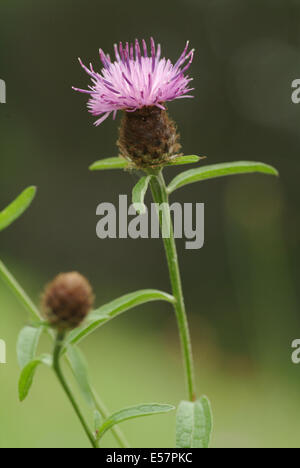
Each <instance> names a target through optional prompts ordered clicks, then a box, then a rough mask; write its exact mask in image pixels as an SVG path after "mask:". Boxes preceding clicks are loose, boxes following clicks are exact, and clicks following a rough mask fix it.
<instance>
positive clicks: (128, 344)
mask: <svg viewBox="0 0 300 468" xmlns="http://www.w3.org/2000/svg"><path fill="white" fill-rule="evenodd" d="M0 15H1V18H2V26H1V30H0V41H1V50H0V78H2V79H4V80H5V81H6V83H7V104H5V105H1V106H0V125H1V138H0V154H1V160H0V174H1V184H0V201H1V207H4V206H6V205H7V204H8V203H9V202H10V201H11V200H12V199H13V198H14V196H15V194H16V193H19V192H20V191H21V190H22V189H23V188H24V187H26V186H28V185H31V184H35V185H37V186H38V188H39V193H38V197H37V199H36V200H35V202H34V204H33V206H32V207H31V209H30V210H29V211H28V213H26V215H25V216H24V217H22V219H20V220H19V221H18V222H17V223H16V224H15V225H14V226H12V227H11V228H9V229H8V230H7V231H5V232H3V233H1V257H2V259H3V260H5V261H6V262H8V263H9V265H10V266H13V268H14V269H15V270H16V271H17V272H19V279H20V281H21V282H23V283H24V286H25V287H27V288H28V289H29V291H31V293H32V294H33V297H34V298H35V299H36V300H38V297H39V293H40V290H41V289H42V286H43V284H44V282H46V281H48V280H49V279H51V278H52V277H53V276H54V275H55V274H56V273H57V272H59V271H68V270H73V269H78V270H80V271H81V272H82V273H84V274H86V275H87V276H88V277H89V279H90V280H91V282H92V283H93V285H94V286H95V290H96V292H97V302H98V304H101V303H104V302H106V301H108V300H111V299H112V298H113V297H114V296H117V295H121V294H124V293H127V292H129V291H133V290H137V289H139V288H145V287H151V288H158V289H166V290H168V289H169V283H168V278H167V269H166V266H165V261H164V256H163V247H162V244H161V242H160V241H159V240H152V241H148V240H139V241H133V240H107V241H101V240H99V239H97V238H96V233H95V227H96V215H95V212H96V206H97V205H98V204H99V203H100V202H102V201H110V202H115V203H117V200H118V195H119V194H120V193H121V194H128V195H130V192H131V189H132V186H133V185H134V184H135V183H136V178H135V176H134V175H130V174H127V173H117V172H111V173H105V174H101V173H100V174H99V173H98V174H97V173H94V174H91V173H89V172H88V166H89V165H90V164H91V163H92V162H93V161H95V160H97V159H100V158H102V157H103V158H104V157H113V156H116V155H117V153H116V146H115V141H116V138H117V128H118V123H114V122H112V121H111V120H109V121H107V122H105V123H104V124H103V125H102V126H101V127H100V128H97V129H96V128H94V126H93V125H92V123H93V118H92V117H91V116H89V115H88V114H87V112H86V109H85V103H86V97H85V96H80V95H77V94H75V93H74V92H73V91H72V90H71V86H72V85H75V86H79V87H85V86H86V85H87V82H88V80H87V76H86V75H85V74H84V73H83V72H82V70H81V68H80V66H79V65H78V62H77V57H78V56H80V57H82V59H84V60H85V61H86V62H89V61H92V62H93V63H94V66H95V68H96V69H97V68H99V67H100V62H99V58H98V53H97V51H98V49H99V47H102V48H103V49H104V50H106V51H108V52H112V46H113V43H114V42H116V41H118V40H133V39H135V37H139V38H142V37H145V38H149V36H150V35H153V36H154V37H155V39H156V40H157V41H159V42H161V43H162V46H163V53H164V54H165V55H166V56H169V57H171V58H172V59H173V60H175V59H176V58H177V56H178V55H179V53H180V52H181V49H182V48H183V46H184V44H185V41H186V39H190V40H191V44H192V45H193V47H195V48H196V52H197V53H196V58H195V62H194V64H193V66H192V68H191V72H190V73H191V75H193V76H194V79H195V83H194V84H195V88H196V91H195V99H194V100H188V101H178V102H177V103H172V104H170V105H169V110H170V113H171V114H172V116H173V117H174V118H175V120H176V121H177V123H178V126H179V128H180V131H181V135H182V143H183V146H184V152H185V153H186V154H201V155H207V156H208V160H207V162H208V163H210V164H214V163H219V162H225V161H238V160H263V161H264V162H266V163H269V164H272V165H274V166H276V167H277V168H278V169H279V171H280V174H281V178H280V180H279V181H278V180H276V179H274V180H270V179H266V178H261V177H262V176H259V175H258V176H249V177H248V176H242V178H241V179H239V180H237V179H235V180H233V179H227V180H216V181H211V182H207V183H203V184H202V185H200V184H195V185H194V186H191V187H188V188H186V189H184V190H181V191H180V192H179V193H178V194H175V196H174V199H176V200H181V201H183V202H194V201H197V202H204V203H205V206H206V244H205V247H204V249H202V250H200V251H185V250H184V243H183V242H180V243H179V250H180V257H181V263H182V273H183V278H184V286H185V291H186V302H187V306H188V310H189V311H190V314H191V320H192V329H193V333H194V335H195V336H194V341H195V354H196V357H197V368H198V377H199V379H200V384H201V392H202V393H207V394H208V395H209V396H210V399H211V400H212V403H213V406H214V412H215V415H216V418H217V419H216V434H215V440H214V445H215V446H222V445H226V446H243V445H244V446H276V445H277V446H283V445H284V446H292V445H293V444H295V445H296V444H298V445H299V442H297V433H298V432H299V424H298V421H297V420H298V417H297V415H298V406H299V403H298V397H297V393H298V392H299V387H300V383H299V370H298V368H297V367H295V366H293V365H292V364H291V363H290V344H291V341H292V340H293V339H295V338H298V336H297V333H298V330H299V333H300V317H299V312H298V311H299V300H300V298H299V289H298V288H297V281H298V277H299V260H300V245H299V229H300V219H299V209H298V203H299V182H298V177H299V173H300V162H299V146H300V132H299V115H300V107H299V106H296V105H293V104H291V98H290V95H291V82H292V80H293V79H295V78H299V77H300V76H299V75H300V69H299V63H300V52H299V50H300V48H299V45H300V21H299V19H300V5H299V2H298V1H296V0H184V1H183V0H172V1H171V0H165V1H164V2H161V1H157V0H153V1H152V2H151V3H145V2H140V1H137V0H131V1H130V2H127V3H126V2H122V1H121V0H109V1H108V0H103V1H102V2H99V1H96V0H90V1H89V2H88V3H87V2H83V1H82V0H72V1H71V0H60V1H58V0H51V1H50V0H44V1H43V2H42V3H41V2H38V1H37V0H27V1H26V2H24V1H21V0H10V2H2V3H1V6H0ZM168 171H169V174H170V175H171V173H172V175H175V174H177V173H178V172H179V171H180V168H179V169H177V168H170V169H169V170H168ZM167 178H168V179H169V178H170V176H167ZM0 209H1V208H0ZM145 264H146V265H147V268H145ZM3 301H5V304H6V307H4V305H2V304H3ZM1 309H2V312H1V317H0V337H1V338H4V339H5V340H6V341H7V343H8V346H9V350H8V351H9V352H8V358H9V364H8V365H7V366H0V375H1V380H2V382H5V385H2V387H1V402H0V417H1V421H6V423H7V424H6V425H5V424H2V425H1V427H2V429H1V433H0V446H1V447H5V446H28V445H30V446H43V445H47V446H55V445H57V444H61V445H62V446H64V444H65V443H67V444H69V445H72V446H73V445H76V444H78V445H82V444H84V443H85V441H84V440H81V438H80V437H81V434H80V431H79V430H78V431H77V430H76V429H77V427H76V424H74V419H73V415H72V413H71V411H70V410H69V408H68V407H67V405H66V404H65V403H66V402H65V401H64V399H63V395H61V392H60V389H59V388H58V386H57V385H56V382H53V381H52V377H51V376H48V375H47V373H46V371H44V370H42V371H41V372H42V373H43V379H42V380H40V381H39V384H38V385H37V386H36V391H35V394H34V395H33V396H32V397H31V403H29V404H27V406H26V405H25V406H22V407H21V406H20V405H19V404H18V403H17V394H16V391H15V389H16V382H17V368H16V363H15V357H14V356H15V352H14V343H15V340H16V336H17V331H18V329H19V328H20V327H21V325H23V323H24V318H22V316H21V311H20V309H19V308H18V307H17V306H16V305H15V303H14V302H13V300H12V299H11V298H10V296H9V295H7V294H6V292H5V290H3V292H2V289H1ZM144 309H145V310H139V311H137V312H134V313H132V314H130V315H128V316H127V317H122V318H120V321H119V322H118V323H116V325H115V324H114V325H109V326H108V329H107V328H105V329H103V330H101V331H100V332H99V335H96V336H95V337H94V339H92V340H91V342H90V343H89V344H87V348H86V350H87V353H88V356H89V357H93V356H95V355H97V359H92V368H93V369H92V370H93V375H94V378H95V379H96V383H97V384H98V387H100V388H102V393H104V396H106V400H107V402H108V403H109V405H110V406H111V407H112V409H118V408H119V407H120V406H122V405H123V404H124V405H125V406H126V405H128V404H135V403H137V402H138V400H140V399H142V400H145V401H147V400H153V399H155V398H154V397H155V396H157V400H159V401H164V400H165V401H166V402H170V403H177V402H178V400H179V399H180V398H181V397H182V393H183V388H182V383H181V378H180V377H181V376H180V374H179V372H178V366H179V365H180V363H179V359H180V358H179V354H178V352H179V351H178V342H177V338H176V328H175V325H174V321H173V317H172V316H171V314H168V312H167V305H166V306H158V305H155V306H152V307H151V306H149V307H148V306H147V307H145V308H144ZM104 330H106V332H105V331H104ZM98 337H99V339H98ZM153 342H154V343H155V346H154V345H153ZM133 343H134V345H133ZM137 347H138V348H139V349H140V352H139V353H137V352H136V348H137ZM107 349H109V353H108V352H107ZM162 355H163V357H162ZM102 356H105V357H104V359H102ZM142 364H143V366H142ZM158 364H159V365H158ZM166 375H167V376H168V378H167V379H165V376H166ZM137 376H138V377H137ZM137 378H139V380H137ZM43 380H44V381H43ZM170 382H173V383H174V385H171V386H170ZM158 383H159V385H158ZM203 386H204V387H203ZM170 387H171V390H170ZM45 388H46V389H47V391H46V392H45ZM120 389H122V391H121V390H120ZM170 391H171V394H170ZM286 397H288V398H286ZM233 406H234V408H235V409H236V411H235V416H234V417H233V418H232V412H231V408H232V407H233ZM53 407H55V408H57V411H56V412H55V411H53ZM262 416H263V417H262ZM168 418H169V419H168ZM28 420H30V421H31V424H30V430H29V428H28ZM62 420H63V421H64V423H66V426H64V424H61V421H62ZM170 420H172V415H171V416H162V417H161V424H160V425H159V430H157V426H156V429H155V431H154V430H153V427H152V426H151V422H150V421H149V420H148V421H147V420H146V421H145V422H142V421H141V422H139V423H138V424H137V423H135V424H132V425H131V423H128V424H127V426H128V428H127V427H126V429H128V432H129V436H130V439H132V440H137V441H138V442H137V444H139V445H143V444H149V443H150V440H151V441H152V442H153V444H154V445H155V446H162V445H164V444H165V446H166V444H171V443H172V441H173V440H174V439H173V434H171V433H170V431H169V429H168V428H169V422H170ZM45 421H47V424H45ZM57 423H58V424H57ZM283 428H288V429H285V431H286V432H285V433H283V432H284V429H283ZM54 429H55V431H54ZM56 431H57V432H56ZM110 442H111V440H110V439H109V437H108V438H107V443H110Z"/></svg>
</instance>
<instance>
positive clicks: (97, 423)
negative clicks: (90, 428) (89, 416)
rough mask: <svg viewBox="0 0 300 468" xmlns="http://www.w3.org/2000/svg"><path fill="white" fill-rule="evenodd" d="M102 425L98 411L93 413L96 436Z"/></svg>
mask: <svg viewBox="0 0 300 468" xmlns="http://www.w3.org/2000/svg"><path fill="white" fill-rule="evenodd" d="M102 424H103V417H102V415H101V414H100V413H99V411H98V410H95V411H94V428H95V433H96V436H98V433H99V430H100V428H101V426H102Z"/></svg>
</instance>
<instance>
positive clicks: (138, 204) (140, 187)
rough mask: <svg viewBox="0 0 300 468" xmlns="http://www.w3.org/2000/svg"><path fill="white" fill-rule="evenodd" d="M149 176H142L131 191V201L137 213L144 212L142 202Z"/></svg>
mask: <svg viewBox="0 0 300 468" xmlns="http://www.w3.org/2000/svg"><path fill="white" fill-rule="evenodd" d="M150 179H151V176H145V177H142V178H141V179H140V180H139V181H138V183H137V184H136V186H135V187H134V188H133V191H132V203H133V205H134V207H135V210H136V212H137V213H138V214H144V213H146V206H145V204H144V200H145V195H146V193H147V190H148V187H149V182H150Z"/></svg>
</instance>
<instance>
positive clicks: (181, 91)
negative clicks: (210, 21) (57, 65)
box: [73, 38, 194, 166]
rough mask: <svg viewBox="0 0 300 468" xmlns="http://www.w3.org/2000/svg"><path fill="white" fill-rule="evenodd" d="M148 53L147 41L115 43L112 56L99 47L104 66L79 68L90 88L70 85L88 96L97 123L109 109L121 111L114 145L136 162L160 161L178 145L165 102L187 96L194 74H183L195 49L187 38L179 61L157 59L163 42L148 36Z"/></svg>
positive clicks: (150, 163)
mask: <svg viewBox="0 0 300 468" xmlns="http://www.w3.org/2000/svg"><path fill="white" fill-rule="evenodd" d="M150 42H151V53H149V54H148V48H147V44H146V42H145V41H144V40H143V41H142V48H141V46H140V43H139V41H138V40H136V41H135V44H129V43H126V45H125V46H123V44H122V43H120V45H119V47H118V46H117V45H115V60H114V61H112V60H111V58H110V56H109V55H106V54H105V53H104V52H103V51H102V49H100V58H101V61H102V64H103V68H102V70H101V72H100V73H98V72H96V71H95V70H94V68H93V66H92V64H90V66H89V68H88V67H86V66H85V65H84V64H83V63H82V61H81V60H80V59H79V61H80V64H81V66H82V67H83V69H84V70H85V71H86V72H87V73H88V74H89V75H90V77H91V79H92V85H90V86H89V89H87V90H84V89H78V88H73V89H74V90H75V91H79V92H82V93H86V94H89V95H90V99H89V101H88V109H89V111H90V113H91V114H93V115H94V116H101V117H100V118H99V119H98V120H97V121H96V122H95V125H100V124H101V123H102V122H103V121H104V120H106V119H107V118H108V117H109V115H110V114H111V113H113V117H114V118H115V117H116V114H117V111H119V110H122V111H124V118H123V122H122V126H121V129H120V138H119V141H118V146H119V149H120V152H121V155H122V156H124V157H125V158H127V159H129V160H131V161H132V162H134V164H135V165H136V166H148V165H155V164H161V163H163V162H164V161H166V160H167V159H168V158H170V156H174V155H175V154H176V153H178V151H179V150H180V145H179V143H178V140H179V136H178V135H177V133H176V126H175V124H174V122H173V121H172V120H171V119H170V118H169V117H168V115H167V112H166V106H165V103H166V102H168V101H173V100H175V99H181V98H191V97H193V96H191V95H190V94H189V93H190V91H193V88H190V82H191V81H192V78H189V77H188V76H186V75H185V73H186V71H187V70H188V68H189V67H190V65H191V63H192V61H193V57H194V50H190V51H189V42H187V44H186V46H185V49H184V51H183V53H182V54H181V56H180V57H179V59H178V61H177V62H176V63H175V65H173V64H172V63H171V61H170V60H167V59H165V58H161V46H160V45H158V46H157V47H156V46H155V42H154V40H153V39H152V38H151V41H150Z"/></svg>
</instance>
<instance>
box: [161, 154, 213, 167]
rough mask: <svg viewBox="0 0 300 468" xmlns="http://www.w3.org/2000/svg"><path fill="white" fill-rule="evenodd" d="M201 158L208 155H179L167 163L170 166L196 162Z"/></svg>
mask: <svg viewBox="0 0 300 468" xmlns="http://www.w3.org/2000/svg"><path fill="white" fill-rule="evenodd" d="M201 159H206V156H194V155H192V156H177V157H175V158H174V159H172V160H171V161H170V162H169V163H168V164H167V165H168V166H182V165H183V164H195V163H197V162H199V161H201Z"/></svg>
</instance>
